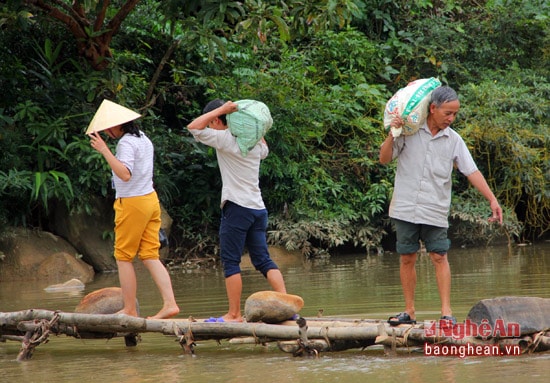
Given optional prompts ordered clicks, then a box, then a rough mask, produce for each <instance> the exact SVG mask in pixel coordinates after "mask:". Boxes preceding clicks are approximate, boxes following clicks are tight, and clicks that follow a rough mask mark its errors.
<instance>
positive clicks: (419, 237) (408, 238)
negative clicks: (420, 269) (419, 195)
mask: <svg viewBox="0 0 550 383" xmlns="http://www.w3.org/2000/svg"><path fill="white" fill-rule="evenodd" d="M392 223H393V225H394V227H395V233H396V235H397V243H396V250H397V252H398V253H399V254H412V253H416V252H417V251H418V250H419V249H420V241H422V242H424V246H425V247H426V251H427V252H429V253H438V254H441V255H445V254H447V251H449V248H450V247H451V241H450V240H449V238H448V237H447V228H446V227H438V226H431V225H423V224H416V223H411V222H406V221H401V220H399V219H395V218H392Z"/></svg>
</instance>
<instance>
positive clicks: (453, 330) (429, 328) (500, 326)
mask: <svg viewBox="0 0 550 383" xmlns="http://www.w3.org/2000/svg"><path fill="white" fill-rule="evenodd" d="M424 335H425V336H426V337H451V338H453V339H456V340H458V339H464V338H466V337H476V338H481V339H489V338H517V337H519V336H520V335H521V328H520V324H519V323H515V322H509V323H506V322H504V320H503V319H496V320H495V323H494V324H491V323H489V321H488V320H487V319H483V320H482V321H481V323H475V322H472V321H471V320H469V319H466V320H465V321H464V323H456V324H454V325H453V323H452V322H451V321H449V320H445V319H441V320H439V321H424Z"/></svg>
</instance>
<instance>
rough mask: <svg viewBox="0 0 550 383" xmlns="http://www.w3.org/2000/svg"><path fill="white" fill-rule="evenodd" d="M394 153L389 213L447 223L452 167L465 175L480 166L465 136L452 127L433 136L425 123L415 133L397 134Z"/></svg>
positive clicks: (420, 221) (405, 218) (423, 221)
mask: <svg viewBox="0 0 550 383" xmlns="http://www.w3.org/2000/svg"><path fill="white" fill-rule="evenodd" d="M392 155H393V158H397V172H396V175H395V185H394V190H393V197H392V200H391V203H390V209H389V215H390V217H392V218H396V219H400V220H403V221H407V222H412V223H417V224H427V225H433V226H438V227H448V226H449V222H448V215H449V208H450V204H451V187H452V172H453V168H454V167H456V168H457V169H458V170H459V171H460V172H461V173H462V174H464V175H465V176H469V175H470V174H472V173H474V172H475V171H477V170H478V169H477V166H476V164H475V162H474V160H473V158H472V155H471V154H470V151H469V150H468V147H467V146H466V144H465V143H464V140H463V139H462V137H460V136H459V134H458V133H456V132H455V131H454V130H453V129H452V128H450V127H448V128H446V129H444V130H441V131H439V132H438V133H437V134H436V135H435V136H432V134H431V133H430V130H429V128H428V126H427V125H426V124H424V126H423V127H422V128H421V129H419V131H418V132H417V133H416V134H413V135H411V136H400V137H398V138H396V139H395V140H394V142H393V151H392Z"/></svg>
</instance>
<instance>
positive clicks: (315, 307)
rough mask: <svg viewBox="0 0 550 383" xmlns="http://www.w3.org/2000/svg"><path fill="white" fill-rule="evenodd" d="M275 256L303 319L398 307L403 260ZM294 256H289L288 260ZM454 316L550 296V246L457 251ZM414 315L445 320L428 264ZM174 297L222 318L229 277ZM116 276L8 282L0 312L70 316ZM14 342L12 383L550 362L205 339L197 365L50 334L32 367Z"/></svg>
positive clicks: (8, 351) (254, 280)
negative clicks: (302, 349)
mask: <svg viewBox="0 0 550 383" xmlns="http://www.w3.org/2000/svg"><path fill="white" fill-rule="evenodd" d="M279 257H285V255H284V254H278V255H277V258H278V260H279V261H280V262H279V264H280V267H281V270H282V271H283V274H284V276H285V280H286V284H287V289H288V291H289V293H292V294H297V295H300V296H302V297H303V298H304V301H305V307H304V309H303V310H302V312H301V314H302V315H303V316H316V315H318V313H319V312H320V310H322V313H323V315H324V316H333V317H357V318H371V319H386V318H387V317H389V316H390V315H392V314H395V313H396V312H399V311H401V310H402V295H401V285H400V282H399V271H398V270H399V257H398V255H396V254H391V253H386V254H383V255H368V256H367V255H364V254H354V255H346V256H335V257H332V258H330V259H328V260H323V261H305V260H303V259H301V258H296V257H294V258H292V259H291V260H289V259H288V258H279ZM289 258H290V256H289ZM449 262H450V264H451V270H452V283H453V290H452V303H453V310H454V314H455V315H456V316H457V317H458V318H459V320H463V319H464V318H465V317H466V315H467V313H468V311H469V310H470V308H471V307H472V306H473V305H475V304H476V303H477V302H478V301H479V300H481V299H485V298H492V297H497V296H505V295H514V296H539V297H546V298H547V297H550V283H548V281H549V279H550V244H549V243H544V244H539V245H532V246H527V247H512V248H511V249H508V248H507V247H490V248H474V249H453V250H452V251H451V252H450V253H449ZM244 264H245V266H244V267H243V281H244V286H243V301H244V298H246V297H247V296H248V295H250V294H252V293H253V292H255V291H258V290H266V289H268V288H269V287H268V285H267V283H266V281H265V279H264V278H263V277H262V276H261V275H260V274H259V273H257V272H255V271H254V270H253V269H252V268H251V267H250V266H249V265H247V264H246V262H245V263H244ZM417 274H418V286H417V295H416V297H417V300H416V307H417V310H418V312H417V317H418V319H419V320H425V319H437V318H438V316H439V296H438V293H437V288H436V281H435V275H434V272H433V267H432V265H431V262H430V260H429V257H428V256H427V255H422V256H420V257H419V261H418V264H417ZM171 275H172V281H173V285H174V291H175V294H176V298H177V300H178V303H179V304H180V306H181V309H182V313H181V314H180V317H182V318H185V317H187V316H189V315H192V316H194V317H196V318H202V317H209V316H219V315H221V314H223V313H224V312H225V310H226V309H227V302H226V296H225V288H224V280H223V273H222V272H221V270H220V269H219V267H212V268H210V269H208V270H183V269H173V270H171ZM117 285H118V276H117V275H116V274H114V273H113V274H102V275H97V276H96V278H95V279H94V281H93V282H92V283H89V284H88V285H87V286H86V288H85V290H84V291H80V292H73V293H68V292H57V293H47V292H45V291H44V290H43V289H44V286H42V285H41V284H39V283H37V282H32V281H25V282H18V283H5V282H0V311H3V312H8V311H18V310H23V309H28V308H44V309H50V310H62V311H72V310H74V307H75V306H76V305H77V304H78V302H79V301H80V299H81V298H82V297H83V296H84V295H85V294H87V293H89V292H91V291H94V290H97V289H99V288H102V287H107V286H117ZM138 299H139V301H140V307H141V312H142V314H143V315H145V316H146V315H150V314H152V313H155V312H156V311H158V309H159V306H160V302H161V301H160V297H159V295H158V292H157V290H156V288H155V286H154V284H153V282H152V281H151V279H150V277H149V275H148V274H147V272H146V271H145V270H144V269H143V268H141V267H138ZM19 346H20V345H19V344H18V343H17V342H6V343H0V369H1V370H2V377H3V380H5V381H10V382H23V381H24V382H54V381H55V382H59V381H65V382H78V381H83V380H86V381H90V380H91V381H102V382H119V381H127V382H149V381H151V382H153V381H154V382H159V381H162V382H181V381H191V380H192V381H196V382H217V381H220V382H221V381H224V382H245V383H246V382H257V381H258V379H261V381H262V383H269V382H286V381H290V380H293V381H298V382H302V381H303V382H305V381H316V382H334V381H338V382H356V381H360V380H361V381H363V380H364V379H365V378H370V379H372V380H374V381H384V382H392V381H407V382H470V381H472V380H474V379H476V380H477V381H480V382H497V381H498V382H500V381H503V380H511V379H513V380H514V381H517V382H532V381H543V380H544V381H545V380H546V371H547V369H548V366H549V365H550V364H549V363H550V353H541V354H535V355H522V356H516V357H504V356H503V357H466V358H458V357H427V356H425V355H424V354H423V353H422V352H421V350H420V352H416V351H415V352H408V351H411V350H403V351H400V352H399V354H398V355H397V356H395V357H386V356H384V354H383V352H382V350H381V349H380V348H377V347H374V348H368V349H366V350H359V349H357V350H349V351H344V352H337V353H322V354H321V355H320V357H318V358H294V357H292V356H291V355H290V354H285V353H283V352H282V351H280V350H279V349H278V348H277V346H276V345H275V344H269V345H267V346H262V345H235V344H231V343H229V342H228V341H222V342H221V343H219V344H218V343H217V342H214V341H205V342H199V343H198V344H197V346H196V348H195V351H196V354H195V355H194V356H191V355H185V354H183V352H182V350H181V348H180V346H179V344H178V343H177V342H176V341H175V338H173V337H167V336H163V335H160V334H151V333H146V334H142V341H141V342H140V343H139V344H138V346H137V347H135V348H126V347H125V346H124V341H123V340H122V339H119V338H117V339H112V340H108V341H107V340H77V339H74V338H69V337H66V336H53V337H50V341H49V343H47V344H42V345H40V346H39V347H38V348H37V349H36V352H35V354H34V355H33V358H32V359H31V360H30V361H28V362H24V363H17V362H15V358H16V357H17V354H18V352H19Z"/></svg>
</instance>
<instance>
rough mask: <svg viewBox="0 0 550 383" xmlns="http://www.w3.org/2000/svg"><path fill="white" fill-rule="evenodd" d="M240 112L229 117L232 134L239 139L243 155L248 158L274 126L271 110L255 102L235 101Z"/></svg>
mask: <svg viewBox="0 0 550 383" xmlns="http://www.w3.org/2000/svg"><path fill="white" fill-rule="evenodd" d="M235 103H236V104H237V105H238V107H239V110H238V111H236V112H234V113H230V114H228V115H227V125H228V126H229V130H230V131H231V134H233V135H234V136H235V137H237V144H238V145H239V149H241V154H242V155H243V157H246V155H247V154H248V152H249V151H250V150H252V148H254V146H256V144H257V143H258V142H259V141H260V140H261V139H262V137H263V136H264V135H265V134H266V133H267V131H268V130H269V129H271V126H272V125H273V118H271V113H270V112H269V108H268V107H267V105H265V104H264V103H263V102H260V101H255V100H240V101H235Z"/></svg>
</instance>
